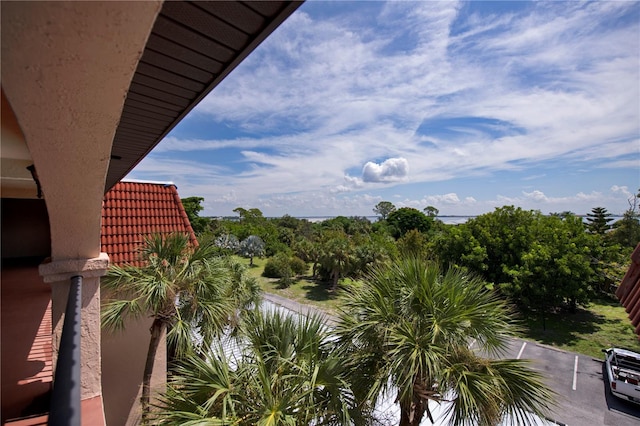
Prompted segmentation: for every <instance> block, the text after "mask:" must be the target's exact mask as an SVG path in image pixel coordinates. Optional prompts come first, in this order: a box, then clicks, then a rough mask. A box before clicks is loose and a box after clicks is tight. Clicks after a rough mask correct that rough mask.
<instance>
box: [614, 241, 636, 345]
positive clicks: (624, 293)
mask: <svg viewBox="0 0 640 426" xmlns="http://www.w3.org/2000/svg"><path fill="white" fill-rule="evenodd" d="M616 296H617V297H618V299H620V303H622V306H624V307H625V309H626V311H627V313H628V314H629V319H631V324H633V325H634V326H635V328H636V330H635V331H636V334H637V335H638V336H640V244H638V245H637V246H636V249H635V250H634V251H633V254H632V255H631V265H629V269H628V270H627V273H626V274H625V276H624V278H623V279H622V282H621V283H620V286H619V287H618V289H617V290H616Z"/></svg>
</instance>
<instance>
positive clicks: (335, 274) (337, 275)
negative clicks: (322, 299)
mask: <svg viewBox="0 0 640 426" xmlns="http://www.w3.org/2000/svg"><path fill="white" fill-rule="evenodd" d="M332 275H333V283H332V284H331V290H332V291H336V290H337V289H338V280H339V279H340V270H339V269H334V270H333V274H332Z"/></svg>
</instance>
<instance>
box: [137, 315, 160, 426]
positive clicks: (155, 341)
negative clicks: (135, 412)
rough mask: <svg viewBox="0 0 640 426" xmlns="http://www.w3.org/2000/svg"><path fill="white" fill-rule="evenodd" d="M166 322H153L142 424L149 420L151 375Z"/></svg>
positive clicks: (143, 396)
mask: <svg viewBox="0 0 640 426" xmlns="http://www.w3.org/2000/svg"><path fill="white" fill-rule="evenodd" d="M165 327H166V326H165V324H164V322H162V321H161V320H160V319H158V318H155V319H154V320H153V324H151V340H150V341H149V350H148V351H147V361H146V362H145V365H144V376H143V377H142V396H141V397H140V403H141V404H142V424H148V421H149V398H150V395H151V376H152V374H153V364H154V362H155V360H156V352H157V351H158V346H159V345H160V339H161V338H162V332H163V331H164V329H165Z"/></svg>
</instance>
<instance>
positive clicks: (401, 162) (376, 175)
mask: <svg viewBox="0 0 640 426" xmlns="http://www.w3.org/2000/svg"><path fill="white" fill-rule="evenodd" d="M408 174H409V162H408V161H407V159H406V158H402V157H400V158H389V159H387V160H385V161H383V162H382V163H380V164H377V163H374V162H371V161H368V162H367V163H366V164H365V165H364V167H363V168H362V181H363V182H397V181H399V180H403V179H406V177H407V175H408Z"/></svg>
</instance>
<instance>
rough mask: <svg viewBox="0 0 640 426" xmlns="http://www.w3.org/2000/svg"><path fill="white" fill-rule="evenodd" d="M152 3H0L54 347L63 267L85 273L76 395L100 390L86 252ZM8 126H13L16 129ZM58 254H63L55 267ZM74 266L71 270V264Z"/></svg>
mask: <svg viewBox="0 0 640 426" xmlns="http://www.w3.org/2000/svg"><path fill="white" fill-rule="evenodd" d="M161 5H162V2H161V1H145V2H106V1H105V2H74V1H69V2H1V3H0V7H1V8H2V10H1V28H2V90H3V93H4V95H5V96H6V100H7V101H8V103H9V104H10V106H11V109H12V110H13V112H14V114H15V118H16V120H17V123H18V125H19V128H20V130H21V132H22V135H23V136H24V138H25V141H26V145H27V147H28V149H29V153H30V155H31V158H32V160H33V163H34V165H35V168H36V172H37V175H38V178H39V180H40V183H41V185H42V190H43V192H44V198H45V202H46V205H47V211H48V214H49V223H50V229H51V258H52V261H53V262H52V264H53V265H54V266H48V267H52V268H54V269H55V268H56V267H61V268H62V269H64V270H63V271H60V270H58V272H62V273H61V274H57V275H56V274H55V273H53V274H52V273H50V272H51V271H49V270H47V268H48V267H47V266H45V267H44V270H41V274H42V275H43V276H44V278H45V280H46V281H47V282H51V283H52V284H51V286H52V292H51V299H52V323H53V324H52V326H53V330H54V331H53V347H54V357H55V353H56V352H57V347H58V342H59V339H60V332H61V329H62V323H63V316H64V309H65V306H66V303H67V294H68V289H69V280H68V279H66V277H67V276H72V275H76V274H80V275H82V273H83V272H84V271H86V275H87V276H86V277H85V279H84V280H83V285H82V324H81V327H82V336H81V339H82V343H81V352H82V355H81V356H82V365H81V368H82V384H81V385H82V398H83V399H86V398H91V397H94V396H98V397H99V396H100V395H101V380H100V376H101V359H100V278H99V275H100V274H101V273H102V272H101V271H100V270H101V268H102V266H99V267H97V269H95V268H92V267H90V266H87V262H88V263H89V264H91V259H95V258H98V257H99V255H100V229H101V223H100V221H101V208H102V198H103V195H104V186H105V178H106V173H107V168H108V165H109V161H110V154H111V145H112V141H113V136H114V133H115V129H116V126H117V123H118V121H119V118H120V114H121V111H122V107H123V104H124V99H125V96H126V92H127V90H128V87H129V84H130V82H131V79H132V77H133V74H134V72H135V69H136V66H137V63H138V60H139V58H140V56H141V54H142V51H143V49H144V46H145V44H146V41H147V38H148V35H149V33H150V31H151V27H152V25H153V23H154V21H155V18H156V16H157V14H158V12H159V10H160V7H161ZM13 134H14V135H18V136H19V132H17V131H14V132H13ZM59 261H63V262H62V263H60V262H59ZM64 262H71V263H70V264H67V265H65V266H64V267H62V265H63V264H64ZM94 266H95V265H94ZM74 268H75V269H78V270H76V271H73V270H70V269H74ZM54 272H55V271H54ZM62 278H65V279H64V280H62ZM98 400H99V402H100V401H101V398H98ZM100 406H101V404H100ZM100 415H101V416H102V417H104V416H103V415H102V414H100ZM100 420H103V419H100ZM84 422H85V419H84V418H83V423H84ZM99 423H103V421H102V422H99ZM99 423H98V424H99Z"/></svg>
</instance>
